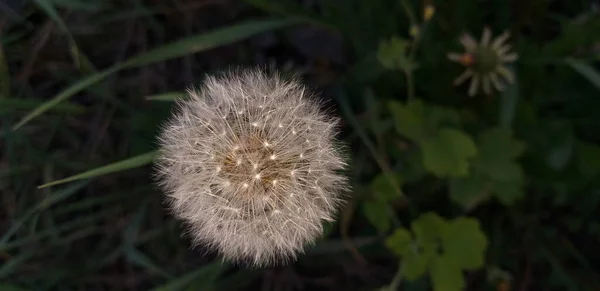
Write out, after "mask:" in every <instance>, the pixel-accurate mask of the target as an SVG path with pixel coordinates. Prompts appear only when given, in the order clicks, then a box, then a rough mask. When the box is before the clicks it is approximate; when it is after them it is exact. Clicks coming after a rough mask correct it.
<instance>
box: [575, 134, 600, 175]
mask: <svg viewBox="0 0 600 291" xmlns="http://www.w3.org/2000/svg"><path fill="white" fill-rule="evenodd" d="M577 156H578V158H577V160H578V163H577V164H578V168H579V171H580V172H581V174H582V175H584V176H585V177H589V178H592V177H595V176H597V175H598V174H600V146H597V145H595V144H591V143H587V142H579V143H578V144H577Z"/></svg>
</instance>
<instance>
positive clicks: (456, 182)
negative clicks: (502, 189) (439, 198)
mask: <svg viewBox="0 0 600 291" xmlns="http://www.w3.org/2000/svg"><path fill="white" fill-rule="evenodd" d="M485 186H486V179H485V178H484V177H482V176H480V175H477V174H472V175H470V176H469V177H466V178H460V179H452V180H450V199H452V201H454V202H455V203H457V204H459V205H460V206H462V207H463V208H465V209H470V208H472V207H473V206H475V204H476V203H477V202H478V201H479V200H480V199H481V198H482V197H483V196H485V195H486V194H487V191H486V189H485Z"/></svg>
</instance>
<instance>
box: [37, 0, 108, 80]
mask: <svg viewBox="0 0 600 291" xmlns="http://www.w3.org/2000/svg"><path fill="white" fill-rule="evenodd" d="M35 3H36V4H37V5H38V6H39V7H40V8H41V9H42V10H44V12H45V13H46V14H47V15H48V17H50V19H52V21H54V23H56V25H57V26H58V29H60V30H61V31H62V32H63V33H64V34H66V35H67V38H68V39H69V46H70V51H71V57H72V58H73V61H74V62H75V67H77V68H78V69H80V70H82V71H84V72H87V73H91V72H94V71H95V70H96V69H95V68H94V66H93V65H92V63H91V62H90V61H89V60H88V58H86V57H85V56H84V55H83V54H81V51H80V50H79V46H77V43H76V42H75V39H74V38H73V35H72V34H71V32H70V31H69V29H68V28H67V25H66V24H65V22H64V21H63V20H62V19H61V18H60V16H59V15H58V12H57V11H56V9H55V8H54V5H53V3H51V2H50V1H47V0H35Z"/></svg>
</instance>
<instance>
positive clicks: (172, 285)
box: [152, 261, 227, 291]
mask: <svg viewBox="0 0 600 291" xmlns="http://www.w3.org/2000/svg"><path fill="white" fill-rule="evenodd" d="M226 269H227V266H226V265H223V264H222V263H221V262H220V261H216V262H213V263H210V264H208V265H205V266H202V267H200V268H198V269H197V270H195V271H192V272H189V273H187V274H185V275H183V276H180V277H178V278H175V279H172V280H170V281H169V282H167V283H166V284H164V285H161V286H158V287H155V288H154V289H152V291H178V290H184V288H186V287H188V286H189V285H191V284H192V283H194V282H199V281H201V282H203V283H205V284H202V285H198V284H196V285H194V287H196V288H197V290H205V289H206V287H209V286H210V285H212V283H213V282H214V281H215V279H216V278H217V276H219V275H220V274H221V273H223V272H224V271H225V270H226ZM207 285H208V286H207ZM200 287H203V288H200Z"/></svg>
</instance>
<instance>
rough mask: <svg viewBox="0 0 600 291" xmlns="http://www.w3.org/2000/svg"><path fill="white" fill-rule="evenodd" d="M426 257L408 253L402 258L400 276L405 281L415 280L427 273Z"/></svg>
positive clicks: (416, 253)
mask: <svg viewBox="0 0 600 291" xmlns="http://www.w3.org/2000/svg"><path fill="white" fill-rule="evenodd" d="M428 259H429V258H428V257H426V256H424V255H423V254H421V253H418V252H409V253H407V254H406V255H405V256H403V257H402V266H403V268H404V269H402V274H404V277H406V279H407V280H411V281H412V280H415V279H417V278H419V277H421V276H422V275H423V274H425V272H426V271H427V266H428Z"/></svg>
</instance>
